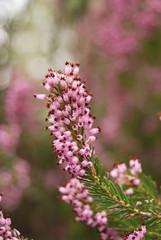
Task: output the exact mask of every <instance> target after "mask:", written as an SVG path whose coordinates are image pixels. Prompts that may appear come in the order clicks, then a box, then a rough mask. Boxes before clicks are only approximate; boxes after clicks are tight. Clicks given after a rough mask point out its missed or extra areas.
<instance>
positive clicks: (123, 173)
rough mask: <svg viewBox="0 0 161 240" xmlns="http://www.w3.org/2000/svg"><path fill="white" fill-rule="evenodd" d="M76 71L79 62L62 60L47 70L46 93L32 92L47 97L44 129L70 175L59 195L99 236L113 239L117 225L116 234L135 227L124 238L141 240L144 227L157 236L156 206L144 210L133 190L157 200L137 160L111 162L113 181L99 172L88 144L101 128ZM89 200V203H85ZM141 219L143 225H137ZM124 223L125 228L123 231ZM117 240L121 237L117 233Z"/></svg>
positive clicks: (79, 218)
mask: <svg viewBox="0 0 161 240" xmlns="http://www.w3.org/2000/svg"><path fill="white" fill-rule="evenodd" d="M78 74H79V64H75V65H73V64H70V63H68V62H67V63H66V64H65V73H63V72H62V71H58V72H56V71H54V70H53V69H51V68H50V69H49V71H48V74H47V75H46V77H45V81H44V82H43V86H44V87H45V88H46V89H47V90H48V91H49V95H45V94H35V97H37V98H38V99H42V100H45V99H46V100H47V101H48V103H47V108H48V109H49V113H48V118H46V121H48V122H49V126H48V127H46V129H49V130H50V131H51V133H50V135H51V136H53V141H52V147H53V149H54V152H55V153H56V155H57V158H58V164H64V165H65V167H64V170H65V171H68V172H69V174H70V175H71V176H72V177H74V178H73V180H71V181H72V182H69V183H67V185H66V186H65V187H63V188H60V191H61V193H62V194H64V195H63V196H62V197H61V198H62V199H63V200H64V201H66V202H67V203H70V204H72V205H73V206H74V207H75V208H74V211H75V212H76V214H77V217H76V219H77V221H84V222H86V223H87V225H89V226H92V227H97V229H98V231H99V232H100V236H101V239H102V240H103V239H114V240H116V237H115V238H114V237H113V238H112V237H111V238H109V236H110V234H109V226H111V227H114V229H117V230H118V232H119V233H120V234H121V236H123V233H124V232H128V229H134V230H135V231H133V233H131V234H130V233H129V234H127V235H126V239H128V240H129V239H137V240H140V239H143V238H144V237H145V238H146V236H148V231H149V232H151V233H152V232H153V229H155V230H156V232H157V234H160V230H159V224H160V222H161V214H160V211H159V209H158V208H157V209H155V206H154V205H152V206H150V208H149V209H148V208H147V206H145V207H144V204H142V205H138V202H139V201H138V199H137V200H136V198H135V192H137V189H139V188H140V187H141V188H140V189H139V190H140V191H141V192H142V194H141V195H140V197H141V198H140V200H142V201H146V200H149V197H148V199H146V196H145V195H144V194H143V192H144V191H142V190H141V189H142V187H143V188H144V190H145V192H147V196H148V193H149V195H150V196H153V195H154V196H155V199H157V198H158V193H157V192H156V190H155V185H154V183H153V182H152V180H151V179H150V178H146V177H145V176H144V175H142V176H143V177H142V178H141V177H140V175H139V174H140V173H141V172H142V169H141V163H140V161H139V160H138V159H137V158H131V159H130V162H129V164H130V167H129V170H128V169H127V167H126V165H125V164H124V163H122V162H121V163H117V164H115V165H114V168H113V169H112V170H111V171H110V176H111V177H112V178H114V180H116V181H114V182H113V181H111V180H110V179H109V174H108V173H107V174H106V175H105V176H102V167H101V165H100V163H99V160H98V158H95V157H94V154H95V150H94V144H93V143H94V141H95V140H96V136H95V135H96V134H98V133H99V132H100V128H99V127H97V128H93V127H92V125H93V123H94V119H95V117H94V116H92V114H91V113H90V109H91V107H90V106H89V102H90V100H91V97H92V94H91V93H89V92H88V90H87V88H86V85H85V82H84V81H82V80H81V78H80V77H79V75H78ZM80 181H81V182H82V183H80ZM147 181H148V182H149V185H148V184H147V183H146V182H147ZM73 184H74V185H73ZM75 184H76V185H75ZM82 184H83V185H82ZM69 186H70V187H69ZM78 186H79V187H78ZM129 187H130V188H129ZM72 189H73V190H72ZM83 189H86V190H87V191H84V190H83ZM78 193H79V194H78ZM84 194H85V195H84ZM128 195H130V196H128ZM88 197H91V198H88ZM138 198H139V196H138ZM89 199H91V201H88V200H89ZM95 203H96V204H95ZM107 216H108V225H107V224H106V223H107ZM143 221H144V222H145V224H146V226H144V224H142V222H143ZM141 224H142V225H141ZM154 225H155V227H153V226H154ZM125 226H126V227H127V229H126V230H125V229H123V228H124V227H125ZM140 226H142V227H141V228H140ZM146 227H147V234H146V235H145V233H146ZM139 228H140V229H139ZM137 229H138V230H137ZM144 235H145V236H144ZM111 236H112V235H111ZM136 237H137V238H136ZM117 239H121V238H120V237H119V236H118V238H117ZM147 239H148V238H147Z"/></svg>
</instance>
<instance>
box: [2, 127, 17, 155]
mask: <svg viewBox="0 0 161 240" xmlns="http://www.w3.org/2000/svg"><path fill="white" fill-rule="evenodd" d="M20 133H21V129H20V127H19V126H18V125H17V124H10V125H7V124H1V125H0V150H1V151H3V152H11V153H13V152H15V150H16V148H17V146H18V143H19V138H20Z"/></svg>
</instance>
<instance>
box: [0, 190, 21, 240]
mask: <svg viewBox="0 0 161 240" xmlns="http://www.w3.org/2000/svg"><path fill="white" fill-rule="evenodd" d="M1 200H2V194H1V195H0V201H1ZM4 239H6V240H9V239H10V240H22V239H24V238H23V237H21V235H20V232H19V231H18V230H17V229H15V228H13V227H11V219H10V218H9V216H7V217H6V218H5V217H4V215H3V212H2V210H0V240H4Z"/></svg>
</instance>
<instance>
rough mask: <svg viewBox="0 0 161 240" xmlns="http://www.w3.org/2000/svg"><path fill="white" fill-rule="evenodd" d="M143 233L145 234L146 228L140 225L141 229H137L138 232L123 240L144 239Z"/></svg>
mask: <svg viewBox="0 0 161 240" xmlns="http://www.w3.org/2000/svg"><path fill="white" fill-rule="evenodd" d="M145 233H146V227H145V225H144V224H142V227H141V228H140V229H139V231H134V232H132V233H131V234H129V235H128V236H127V237H126V239H125V240H141V239H143V238H144V234H145Z"/></svg>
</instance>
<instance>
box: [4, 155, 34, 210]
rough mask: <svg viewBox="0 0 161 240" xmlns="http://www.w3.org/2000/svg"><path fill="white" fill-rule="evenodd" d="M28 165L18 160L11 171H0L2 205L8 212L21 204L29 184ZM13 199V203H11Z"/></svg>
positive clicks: (7, 169)
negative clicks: (2, 193) (2, 195)
mask: <svg viewBox="0 0 161 240" xmlns="http://www.w3.org/2000/svg"><path fill="white" fill-rule="evenodd" d="M29 174H30V165H29V163H28V162H27V161H25V160H23V159H18V160H17V161H16V162H15V163H13V166H12V168H11V169H9V168H5V167H3V168H1V169H0V190H1V192H4V197H3V200H2V205H3V207H4V208H5V209H7V210H9V211H13V210H15V209H16V208H17V207H18V206H19V205H20V203H21V201H22V198H23V196H24V193H25V190H26V189H27V188H28V186H29V184H30V176H29ZM13 199H14V201H13Z"/></svg>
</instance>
